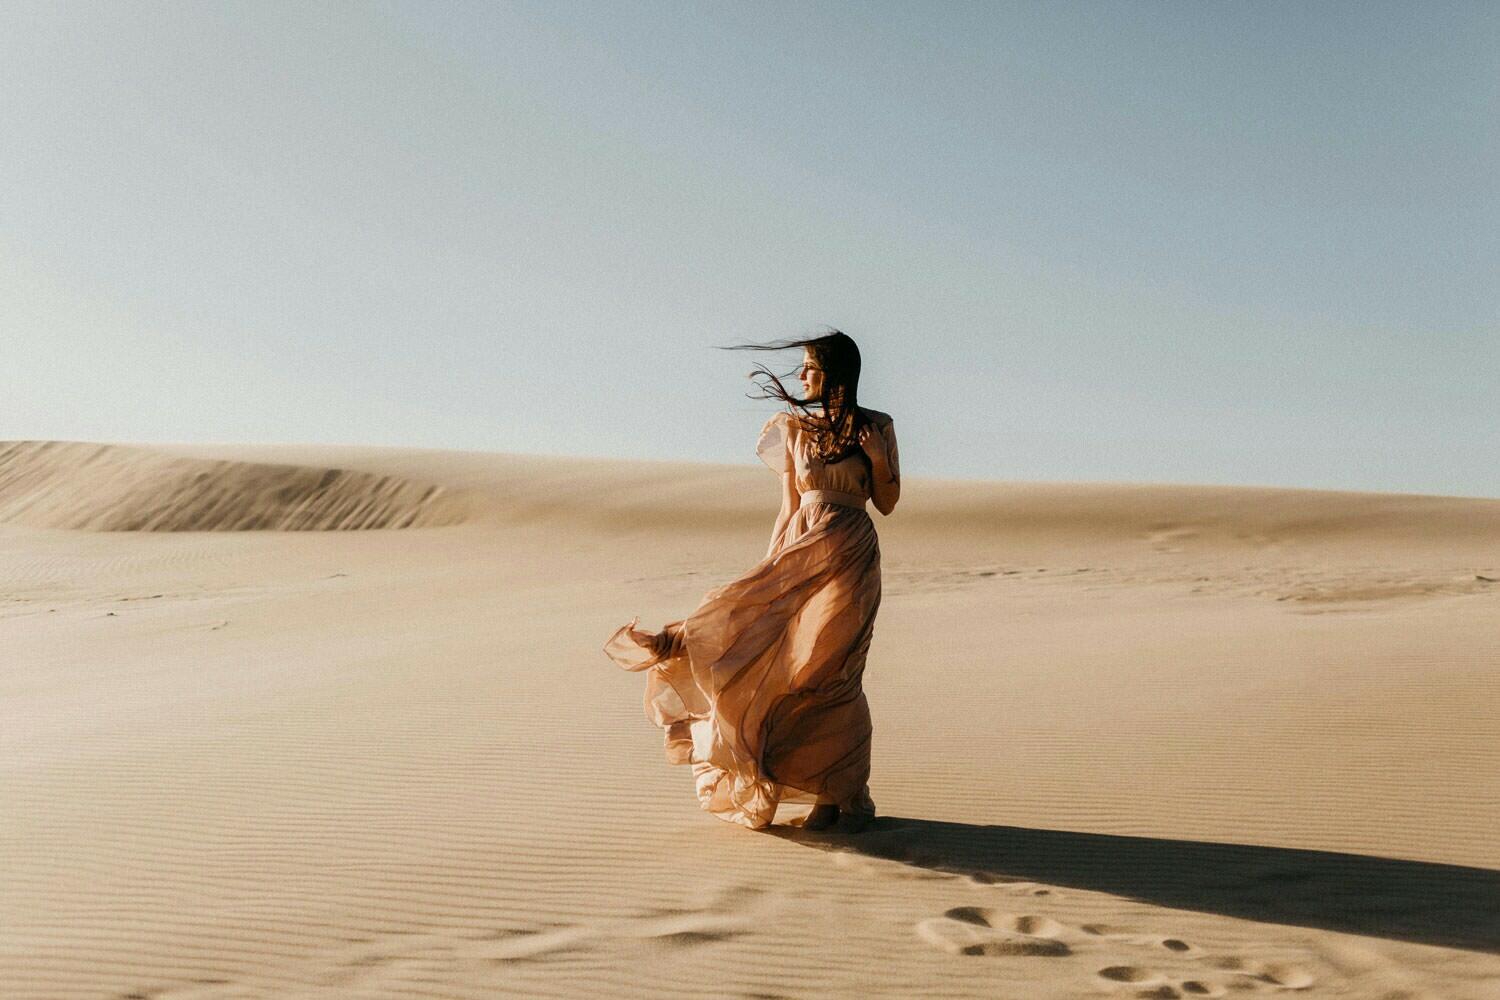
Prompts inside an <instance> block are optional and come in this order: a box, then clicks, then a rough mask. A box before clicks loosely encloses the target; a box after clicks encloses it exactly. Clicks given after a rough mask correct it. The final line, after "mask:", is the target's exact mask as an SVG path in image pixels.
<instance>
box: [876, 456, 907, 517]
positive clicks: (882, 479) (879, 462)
mask: <svg viewBox="0 0 1500 1000" xmlns="http://www.w3.org/2000/svg"><path fill="white" fill-rule="evenodd" d="M900 499H901V480H900V479H898V478H897V477H895V476H893V475H891V467H890V466H889V465H888V464H887V463H886V460H885V455H884V454H883V453H881V452H876V453H875V454H873V455H871V456H870V501H871V502H872V503H874V504H875V509H876V510H878V511H880V513H882V514H885V515H887V516H889V514H890V513H891V511H893V510H895V509H896V501H898V500H900Z"/></svg>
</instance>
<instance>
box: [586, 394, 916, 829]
mask: <svg viewBox="0 0 1500 1000" xmlns="http://www.w3.org/2000/svg"><path fill="white" fill-rule="evenodd" d="M864 412H865V413H866V414H867V415H868V417H869V418H870V420H871V421H872V422H873V423H874V424H875V426H876V427H877V428H878V429H879V430H880V432H881V434H882V436H883V438H884V441H885V450H886V464H887V465H888V466H889V468H890V472H891V475H892V476H894V477H897V478H899V476H900V465H899V456H898V454H897V450H896V434H895V430H894V429H893V427H892V423H891V417H890V416H889V414H885V413H881V412H880V411H878V410H869V409H864ZM755 450H756V453H757V454H758V455H759V456H760V457H761V459H762V460H763V461H764V462H765V463H766V465H768V466H770V467H771V469H773V470H774V471H776V472H778V473H788V472H790V473H792V474H793V475H794V476H795V482H796V486H797V489H798V490H799V491H800V493H801V500H800V506H799V507H798V508H797V510H796V511H795V512H793V514H792V516H791V518H790V519H789V520H788V521H787V522H786V524H785V526H784V527H783V528H782V530H781V531H780V532H778V533H777V534H776V535H775V536H774V537H773V538H772V539H771V544H770V548H769V550H768V551H767V552H766V555H765V558H763V559H762V560H761V561H760V562H758V563H756V564H755V566H753V567H751V569H750V570H749V571H748V572H746V573H745V574H743V575H742V576H740V577H739V578H738V579H736V580H734V581H732V582H730V583H727V584H725V585H723V586H721V587H716V588H714V589H713V590H710V591H709V592H708V593H707V594H706V595H704V597H703V599H702V601H701V602H700V603H699V604H698V607H697V609H696V610H694V611H693V613H692V614H690V615H689V616H688V617H686V618H684V619H682V620H681V621H676V622H669V623H668V624H667V625H666V627H665V628H664V629H663V632H664V633H666V635H667V636H668V637H669V639H668V640H667V642H666V643H664V645H667V646H668V648H666V649H663V650H662V651H661V652H660V653H658V652H656V649H655V645H654V639H655V636H654V635H653V634H652V633H650V632H645V631H640V630H637V629H636V625H637V623H638V622H639V620H640V619H639V616H637V617H636V618H633V619H632V620H631V621H630V622H628V623H627V624H625V625H622V626H620V627H619V628H618V629H616V630H615V632H614V633H613V634H612V635H611V636H610V637H609V639H608V640H606V641H605V644H604V651H605V653H606V654H607V655H608V656H609V657H610V659H612V660H614V661H615V662H616V663H617V664H619V665H620V666H621V667H624V668H625V669H626V670H635V671H647V672H648V673H647V677H646V717H647V718H648V719H650V720H651V721H652V722H654V723H655V724H656V725H658V726H660V727H661V728H662V729H664V730H666V734H665V739H666V754H667V760H668V761H669V762H671V763H674V764H690V765H692V771H693V777H694V782H695V785H696V789H697V794H698V801H699V804H700V805H701V806H702V807H703V808H704V809H705V810H707V811H708V812H710V813H712V814H713V815H715V816H717V817H719V818H720V819H723V820H726V821H728V822H731V823H739V824H741V825H743V826H747V827H750V828H752V829H759V828H761V827H764V826H767V825H769V824H770V823H771V821H772V819H773V818H774V816H775V814H776V807H777V805H778V804H779V803H782V802H808V803H811V802H815V801H819V800H821V801H824V802H833V803H836V804H837V805H838V807H839V810H840V812H841V813H843V814H845V815H848V816H851V817H855V818H862V819H868V818H870V817H873V816H874V814H875V803H874V801H873V800H872V799H871V798H870V788H869V777H870V737H871V725H870V709H869V705H868V703H867V702H866V700H865V694H864V690H863V688H862V686H861V682H862V679H863V675H864V668H865V657H866V655H867V653H868V652H869V648H870V638H871V635H872V633H873V630H874V625H875V613H876V611H877V610H878V609H879V607H880V544H879V540H878V538H877V537H876V533H875V524H874V522H873V521H872V520H871V518H870V515H869V513H868V512H867V511H866V509H865V503H866V501H867V500H868V499H869V498H870V496H871V483H870V467H869V465H868V463H867V462H866V460H865V458H864V457H863V455H862V454H861V453H860V452H859V451H856V452H855V453H854V454H853V455H851V456H849V457H848V458H845V459H843V460H842V461H838V462H824V461H822V460H821V459H819V458H818V456H817V455H816V454H815V453H814V452H813V450H812V439H811V434H810V433H809V432H808V431H807V429H806V428H805V427H804V426H803V425H802V422H801V420H800V419H799V418H798V417H797V416H796V415H794V414H792V413H789V412H781V413H777V414H775V415H774V416H772V417H771V418H770V419H769V420H767V421H766V423H765V426H764V427H763V428H762V429H761V432H760V437H759V439H758V440H757V442H756V446H755Z"/></svg>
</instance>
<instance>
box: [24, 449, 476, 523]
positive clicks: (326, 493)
mask: <svg viewBox="0 0 1500 1000" xmlns="http://www.w3.org/2000/svg"><path fill="white" fill-rule="evenodd" d="M464 511H465V508H464V505H463V504H462V503H461V502H456V501H455V500H454V499H453V498H451V497H449V496H448V495H446V491H444V489H443V488H442V487H439V486H434V485H431V484H424V483H418V482H412V481H410V480H406V479H402V478H400V477H398V476H387V475H375V474H371V473H365V472H350V471H348V470H344V469H332V468H326V467H317V466H303V465H287V464H266V463H255V462H234V461H214V460H208V459H185V458H174V457H171V456H168V455H164V454H162V453H160V452H157V451H153V450H150V449H145V448H131V447H127V446H121V445H97V444H85V443H81V442H74V441H18V442H10V443H4V444H0V521H9V522H15V523H17V524H28V525H32V526H35V527H43V528H78V529H85V530H94V531H347V530H356V529H368V528H410V527H416V526H419V525H442V524H458V523H461V522H462V521H463V520H464Z"/></svg>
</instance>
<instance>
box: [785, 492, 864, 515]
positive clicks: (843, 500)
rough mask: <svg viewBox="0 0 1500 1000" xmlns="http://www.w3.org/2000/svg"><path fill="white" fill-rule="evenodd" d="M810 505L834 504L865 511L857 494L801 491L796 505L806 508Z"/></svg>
mask: <svg viewBox="0 0 1500 1000" xmlns="http://www.w3.org/2000/svg"><path fill="white" fill-rule="evenodd" d="M810 503H836V504H839V505H840V506H843V507H856V508H858V509H860V510H864V509H865V498H864V497H862V496H860V495H859V494H858V493H840V492H838V491H837V490H803V491H802V499H801V500H800V501H798V505H799V506H802V507H806V506H807V505H808V504H810Z"/></svg>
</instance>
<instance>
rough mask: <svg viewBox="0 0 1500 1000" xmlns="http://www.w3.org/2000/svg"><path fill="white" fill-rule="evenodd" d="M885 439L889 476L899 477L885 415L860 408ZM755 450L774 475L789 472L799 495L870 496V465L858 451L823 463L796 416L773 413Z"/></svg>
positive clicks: (891, 432)
mask: <svg viewBox="0 0 1500 1000" xmlns="http://www.w3.org/2000/svg"><path fill="white" fill-rule="evenodd" d="M861 409H863V410H864V413H865V415H866V416H868V417H869V418H870V420H871V422H872V423H874V424H875V426H876V428H877V429H878V430H879V431H880V432H881V435H882V437H883V438H884V439H885V448H886V464H887V465H888V466H889V467H890V470H891V475H893V476H895V477H897V478H898V479H899V478H900V466H899V461H898V455H897V451H896V432H895V429H894V426H893V424H892V421H891V417H890V415H889V414H887V413H881V412H880V411H879V410H871V409H866V408H864V407H861ZM755 451H756V453H757V454H758V455H760V457H761V459H762V460H763V461H764V462H765V463H766V465H768V466H770V467H771V468H772V469H773V470H775V471H777V472H787V471H792V472H794V473H795V474H796V479H795V482H796V486H797V490H798V492H800V493H806V492H807V491H808V490H833V491H835V492H838V493H851V494H853V495H855V496H859V497H866V498H868V497H870V496H871V490H870V486H871V484H870V466H869V464H868V463H867V462H866V461H865V457H864V453H863V452H862V451H858V450H857V451H855V452H854V453H853V454H851V455H849V456H848V457H847V458H844V459H842V460H840V461H837V462H825V461H823V460H822V459H821V458H819V457H818V456H817V454H816V453H815V452H814V450H813V440H812V435H811V433H809V432H808V431H807V430H806V428H804V427H803V425H802V421H801V420H800V419H798V417H797V416H795V415H793V414H791V413H787V412H785V411H782V412H780V413H776V414H773V415H772V417H771V418H770V419H769V420H767V421H766V424H765V427H764V428H762V429H761V432H760V439H759V440H758V441H757V442H756V446H755Z"/></svg>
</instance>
